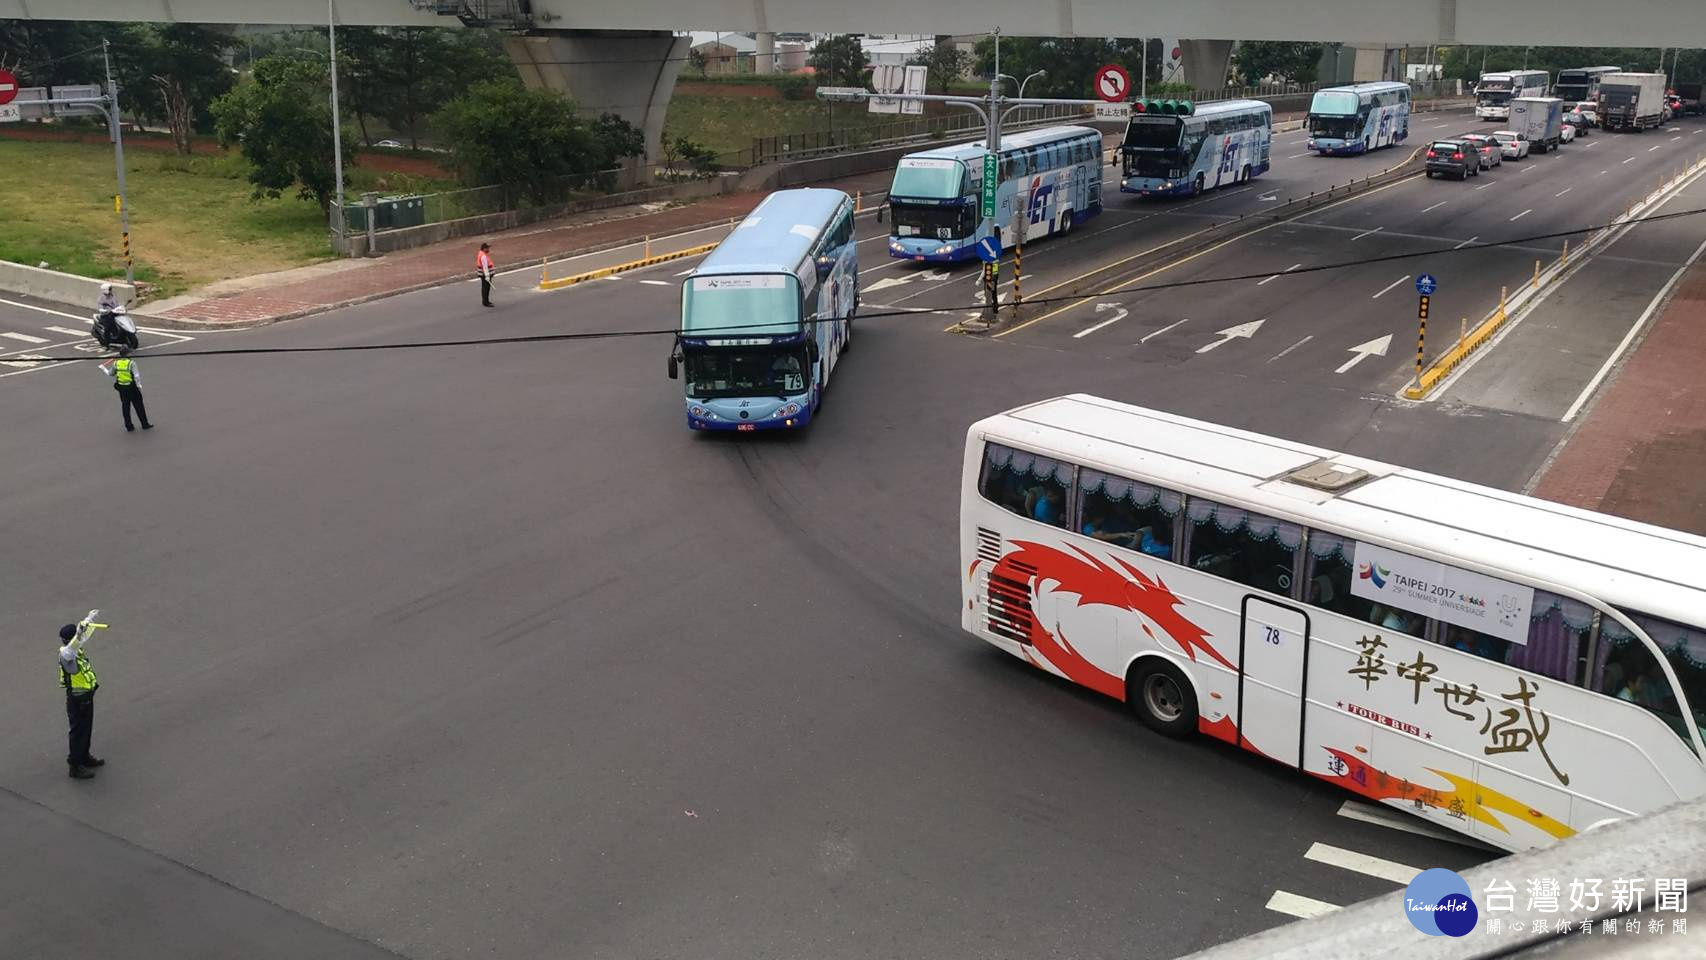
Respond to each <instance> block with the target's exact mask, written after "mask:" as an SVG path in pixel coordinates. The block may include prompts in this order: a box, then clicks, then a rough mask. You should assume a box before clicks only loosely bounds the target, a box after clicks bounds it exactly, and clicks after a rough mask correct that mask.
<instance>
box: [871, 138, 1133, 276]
mask: <svg viewBox="0 0 1706 960" xmlns="http://www.w3.org/2000/svg"><path fill="white" fill-rule="evenodd" d="M984 143H985V141H982V140H979V141H977V142H976V143H962V144H959V145H958V146H952V147H941V148H938V149H935V150H924V151H920V152H918V153H914V154H908V155H907V156H904V157H902V158H901V159H900V164H899V166H897V167H896V168H895V172H894V182H893V183H892V184H891V185H890V186H889V198H888V206H889V213H890V214H891V220H892V223H891V225H890V227H889V256H891V257H898V258H900V259H902V260H939V261H948V262H954V261H959V260H966V259H971V258H974V257H976V256H977V242H978V240H980V239H982V238H983V237H984V236H986V235H988V234H989V232H990V230H989V228H988V227H987V226H986V225H985V223H984V219H983V215H982V209H981V199H982V195H983V157H984V154H985V153H986V152H987V151H986V150H985V149H984ZM997 175H998V176H999V177H1000V183H999V185H998V186H997V187H996V192H995V225H996V226H995V229H996V230H997V231H999V232H1000V235H1001V237H1002V245H1003V246H1011V245H1012V242H1013V237H1012V236H1011V234H1012V226H1013V217H1014V214H1015V213H1016V212H1019V211H1024V212H1025V214H1026V219H1027V221H1028V224H1027V226H1026V227H1025V239H1027V240H1036V239H1039V238H1041V237H1045V236H1048V235H1049V234H1052V233H1066V232H1067V231H1069V230H1071V229H1072V228H1073V226H1074V225H1076V224H1079V223H1082V222H1084V221H1085V220H1087V219H1089V218H1090V217H1093V216H1095V215H1096V214H1098V213H1101V212H1102V134H1101V132H1100V131H1097V130H1095V129H1093V128H1090V127H1077V126H1063V127H1045V128H1043V129H1040V130H1026V131H1024V132H1022V133H1014V134H1010V135H1004V136H1003V137H1002V138H1001V159H1000V163H999V166H998V169H997Z"/></svg>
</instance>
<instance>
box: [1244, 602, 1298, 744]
mask: <svg viewBox="0 0 1706 960" xmlns="http://www.w3.org/2000/svg"><path fill="white" fill-rule="evenodd" d="M1242 617H1243V630H1242V631H1241V635H1240V640H1239V644H1238V665H1239V666H1238V736H1239V746H1242V747H1244V748H1246V749H1250V750H1255V751H1256V752H1258V753H1260V754H1262V755H1263V756H1265V757H1268V758H1269V759H1271V760H1277V761H1279V762H1280V763H1284V764H1287V765H1288V766H1293V767H1299V768H1301V767H1302V766H1303V695H1304V689H1303V688H1304V677H1305V676H1307V670H1308V665H1309V614H1307V613H1305V612H1303V611H1302V610H1300V609H1298V608H1297V607H1294V606H1291V605H1289V604H1283V603H1275V602H1274V601H1271V600H1267V599H1264V598H1262V597H1258V596H1255V595H1254V594H1249V595H1246V596H1245V597H1244V603H1243V607H1242Z"/></svg>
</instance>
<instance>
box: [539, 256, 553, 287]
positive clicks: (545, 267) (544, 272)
mask: <svg viewBox="0 0 1706 960" xmlns="http://www.w3.org/2000/svg"><path fill="white" fill-rule="evenodd" d="M550 279H551V261H549V260H546V261H545V262H544V263H541V264H540V265H539V285H540V286H541V287H543V286H544V285H545V284H546V283H547V282H549V281H550Z"/></svg>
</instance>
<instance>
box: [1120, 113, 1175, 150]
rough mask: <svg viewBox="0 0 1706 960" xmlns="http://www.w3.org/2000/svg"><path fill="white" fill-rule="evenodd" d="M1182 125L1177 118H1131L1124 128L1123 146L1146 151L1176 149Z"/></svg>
mask: <svg viewBox="0 0 1706 960" xmlns="http://www.w3.org/2000/svg"><path fill="white" fill-rule="evenodd" d="M1184 125H1185V123H1184V121H1183V120H1180V119H1179V118H1178V117H1132V118H1131V124H1130V125H1129V126H1127V127H1126V131H1125V145H1126V146H1127V147H1134V148H1138V149H1146V150H1153V149H1157V148H1163V147H1176V146H1178V145H1179V132H1180V131H1181V130H1182V129H1183V128H1184Z"/></svg>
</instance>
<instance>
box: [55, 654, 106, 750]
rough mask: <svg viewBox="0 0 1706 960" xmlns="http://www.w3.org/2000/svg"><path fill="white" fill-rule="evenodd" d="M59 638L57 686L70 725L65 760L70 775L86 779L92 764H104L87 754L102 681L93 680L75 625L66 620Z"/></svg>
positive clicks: (93, 669)
mask: <svg viewBox="0 0 1706 960" xmlns="http://www.w3.org/2000/svg"><path fill="white" fill-rule="evenodd" d="M59 639H61V640H64V641H66V643H65V645H64V646H62V647H60V648H59V685H60V686H61V687H62V688H64V690H65V718H66V720H67V721H69V723H70V727H71V731H70V749H68V750H67V751H66V754H65V763H66V766H68V767H70V768H71V776H73V777H75V778H77V779H78V780H87V779H89V778H90V777H93V776H94V775H95V772H94V768H95V767H99V766H104V765H105V764H106V761H105V760H102V759H101V758H99V757H96V756H91V755H90V753H89V738H90V737H91V736H93V735H94V732H95V691H96V690H98V689H100V686H101V683H100V681H99V680H96V679H95V668H94V667H92V666H90V664H89V655H88V654H86V653H84V652H83V640H85V639H87V638H85V637H80V636H78V634H77V625H76V624H74V623H68V624H66V625H65V626H63V627H60V628H59Z"/></svg>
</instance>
